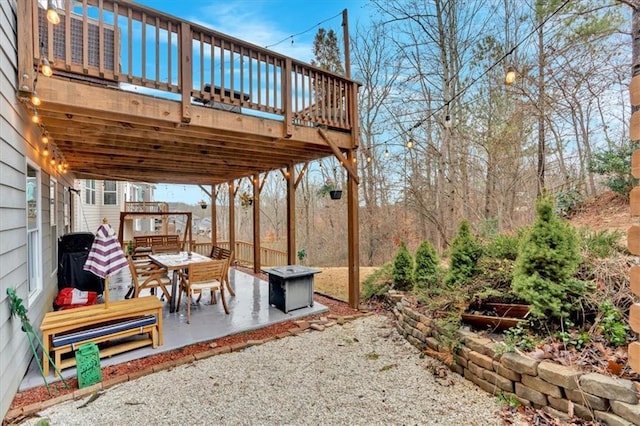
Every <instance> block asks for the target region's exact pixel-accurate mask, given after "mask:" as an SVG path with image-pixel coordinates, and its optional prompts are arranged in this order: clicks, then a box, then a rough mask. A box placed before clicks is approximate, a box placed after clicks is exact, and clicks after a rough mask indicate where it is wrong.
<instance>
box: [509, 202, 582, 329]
mask: <svg viewBox="0 0 640 426" xmlns="http://www.w3.org/2000/svg"><path fill="white" fill-rule="evenodd" d="M536 212H537V215H536V220H535V222H534V224H533V226H532V227H531V229H530V230H529V232H528V234H527V235H526V236H525V237H524V239H523V241H522V244H521V246H520V253H519V255H518V258H517V259H516V267H515V270H514V274H513V281H512V282H511V288H512V289H513V291H514V292H515V293H516V294H517V295H518V296H519V297H521V298H522V299H524V300H526V301H527V302H529V303H530V304H531V313H532V314H533V315H535V316H537V317H540V318H565V317H567V316H568V315H569V313H570V312H571V311H572V310H573V309H574V308H575V307H576V304H577V302H579V301H580V298H581V297H583V296H584V294H585V293H586V291H587V288H588V285H587V283H585V282H583V281H579V280H577V279H576V278H575V277H574V275H575V273H576V271H577V270H578V267H579V266H580V262H581V261H582V259H581V256H580V252H579V247H578V239H577V236H576V232H575V231H574V229H573V228H571V227H570V226H569V225H568V224H567V223H566V222H564V221H562V220H561V219H560V218H559V217H558V216H557V215H556V214H555V213H554V211H553V200H552V199H551V198H550V197H549V196H543V197H540V198H539V199H538V201H537V203H536Z"/></svg>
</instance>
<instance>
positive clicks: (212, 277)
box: [177, 260, 229, 323]
mask: <svg viewBox="0 0 640 426" xmlns="http://www.w3.org/2000/svg"><path fill="white" fill-rule="evenodd" d="M228 264H229V262H228V261H227V260H212V261H211V262H199V263H192V264H191V265H189V271H188V272H186V273H185V272H183V273H180V293H179V294H178V304H177V309H179V308H180V301H181V300H182V293H183V292H184V293H186V295H187V323H191V301H192V298H193V296H194V295H196V294H197V295H198V296H201V295H202V291H203V290H206V289H209V290H210V291H211V304H216V303H218V302H217V299H216V291H220V298H221V299H222V306H223V307H224V312H225V313H226V314H228V313H229V307H228V306H227V300H226V299H225V297H224V285H223V284H222V281H223V279H224V272H225V270H226V269H227V265H228ZM198 300H200V298H199V297H198Z"/></svg>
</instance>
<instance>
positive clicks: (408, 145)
mask: <svg viewBox="0 0 640 426" xmlns="http://www.w3.org/2000/svg"><path fill="white" fill-rule="evenodd" d="M407 148H409V149H411V148H413V139H409V140H408V141H407Z"/></svg>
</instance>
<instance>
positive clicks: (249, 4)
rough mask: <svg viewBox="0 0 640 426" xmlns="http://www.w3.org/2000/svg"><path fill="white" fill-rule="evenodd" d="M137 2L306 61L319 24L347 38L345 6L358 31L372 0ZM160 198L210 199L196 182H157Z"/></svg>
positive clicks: (165, 0)
mask: <svg viewBox="0 0 640 426" xmlns="http://www.w3.org/2000/svg"><path fill="white" fill-rule="evenodd" d="M136 2H137V3H140V4H144V5H145V6H148V7H151V8H153V9H156V10H159V11H162V12H164V13H168V14H170V15H174V16H177V17H179V18H182V19H186V20H188V21H191V22H195V23H197V24H199V25H202V26H205V27H207V28H211V29H213V30H215V31H218V32H221V33H225V34H228V35H231V36H233V37H236V38H239V39H241V40H245V41H248V42H250V43H253V44H256V45H258V46H260V47H267V46H270V47H269V49H271V50H274V51H276V52H278V53H281V54H284V55H287V56H290V57H292V58H295V59H299V60H302V61H305V62H310V61H311V58H312V57H313V53H312V46H313V38H314V36H315V34H316V31H317V30H318V28H320V27H322V28H325V29H333V30H334V31H335V32H336V33H337V34H338V36H339V37H340V41H341V42H342V26H341V24H342V10H343V9H347V10H348V13H349V30H350V33H351V35H353V34H355V28H356V24H358V23H361V24H365V23H366V22H368V17H369V11H368V10H367V0H321V1H320V0H315V1H309V0H226V1H222V0H187V1H184V0H183V1H176V0H137V1H136ZM323 21H326V22H323ZM318 24H319V25H318ZM300 33H304V34H300ZM294 34H295V36H294V37H293V38H291V37H290V36H292V35H294ZM297 34H299V35H297ZM283 40H284V41H283ZM292 40H293V43H292ZM341 47H342V45H341ZM155 198H156V200H159V201H167V202H172V201H182V202H185V203H189V204H195V203H197V202H198V201H199V200H201V199H208V197H207V196H206V194H205V193H204V192H203V191H202V190H201V189H200V188H198V187H197V186H194V185H166V184H159V185H157V187H156V196H155Z"/></svg>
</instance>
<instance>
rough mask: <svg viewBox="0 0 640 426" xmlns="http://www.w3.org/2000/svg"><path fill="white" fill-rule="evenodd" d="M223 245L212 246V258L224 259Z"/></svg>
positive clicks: (210, 255)
mask: <svg viewBox="0 0 640 426" xmlns="http://www.w3.org/2000/svg"><path fill="white" fill-rule="evenodd" d="M221 256H222V247H218V246H213V247H211V253H210V254H209V257H210V258H212V259H222V257H221Z"/></svg>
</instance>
